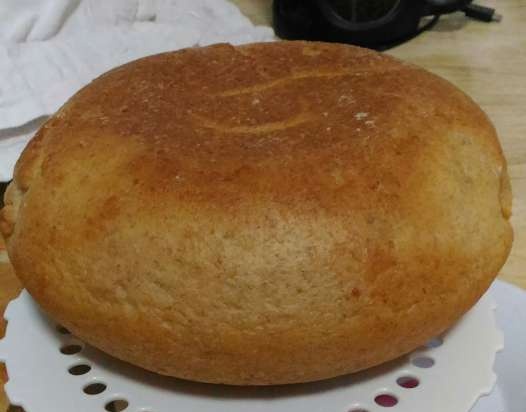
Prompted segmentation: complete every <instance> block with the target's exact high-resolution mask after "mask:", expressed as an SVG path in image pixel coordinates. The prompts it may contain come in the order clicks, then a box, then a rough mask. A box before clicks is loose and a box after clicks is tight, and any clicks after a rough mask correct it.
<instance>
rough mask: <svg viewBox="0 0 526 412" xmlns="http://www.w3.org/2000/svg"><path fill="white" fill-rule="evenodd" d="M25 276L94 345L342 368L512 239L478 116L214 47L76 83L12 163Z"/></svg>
mask: <svg viewBox="0 0 526 412" xmlns="http://www.w3.org/2000/svg"><path fill="white" fill-rule="evenodd" d="M6 205H7V206H6V208H5V209H4V210H3V212H2V215H1V218H0V222H1V224H0V228H1V229H2V232H3V234H4V236H5V237H6V238H7V242H8V249H9V254H10V258H11V260H12V262H13V265H14V267H15V269H16V271H17V274H18V275H19V276H20V278H21V279H22V281H23V283H24V285H25V287H26V288H27V289H28V290H29V291H30V293H31V294H32V295H33V296H34V297H35V298H36V299H37V301H38V302H39V303H40V304H41V305H42V307H43V308H44V309H45V310H46V311H48V313H49V314H50V315H51V316H53V317H54V318H55V319H56V320H57V321H59V322H61V323H63V324H64V325H65V326H67V327H68V328H70V329H71V330H72V331H73V332H74V333H76V334H77V335H79V336H80V337H82V338H83V339H85V340H86V341H88V342H89V343H91V344H93V345H95V346H97V347H100V348H101V349H103V350H105V351H107V352H109V353H111V354H113V355H115V356H117V357H119V358H122V359H125V360H128V361H130V362H133V363H136V364H138V365H141V366H143V367H145V368H147V369H151V370H154V371H157V372H160V373H163V374H168V375H173V376H178V377H182V378H188V379H193V380H199V381H206V382H221V383H228V384H253V385H264V384H277V383H291V382H304V381H311V380H316V379H322V378H327V377H331V376H336V375H339V374H344V373H349V372H353V371H356V370H360V369H363V368H366V367H370V366H372V365H375V364H378V363H381V362H384V361H386V360H389V359H392V358H394V357H397V356H399V355H401V354H403V353H406V352H408V351H410V350H412V349H414V348H415V347H417V346H418V345H420V344H422V343H423V342H425V341H426V340H427V339H429V338H430V337H432V336H434V335H436V334H438V333H441V332H442V331H444V330H445V329H446V328H448V327H449V326H450V325H451V324H452V323H453V322H455V321H456V320H457V319H458V318H459V317H460V316H461V315H462V314H463V313H464V312H465V311H466V310H468V309H469V308H470V307H471V306H472V305H473V304H474V303H475V302H476V301H477V299H478V298H479V297H480V296H481V294H482V293H483V292H484V291H485V290H486V289H487V287H488V286H489V284H490V283H491V281H492V280H493V278H494V277H495V275H496V273H497V272H498V270H499V269H500V267H501V265H502V264H503V262H504V261H505V259H506V257H507V255H508V253H509V249H510V246H511V242H512V231H511V227H510V225H509V223H508V218H509V215H510V211H511V192H510V188H509V179H508V177H507V173H506V163H505V160H504V158H503V155H502V151H501V149H500V146H499V142H498V140H497V137H496V134H495V130H494V128H493V126H492V125H491V123H490V122H489V121H488V119H487V117H486V116H485V114H484V113H483V112H482V111H481V110H480V109H479V107H478V106H477V105H476V104H475V103H474V102H473V101H472V100H470V99H469V98H468V97H467V96H465V95H464V94H463V93H462V92H460V91H459V90H457V89H456V88H454V87H453V86H452V85H451V84H449V83H448V82H446V81H445V80H443V79H440V78H438V77H436V76H434V75H432V74H430V73H428V72H426V71H424V70H422V69H420V68H417V67H415V66H411V65H407V64H404V63H402V62H399V61H397V60H395V59H393V58H391V57H388V56H386V55H381V54H377V53H374V52H371V51H367V50H364V49H359V48H355V47H349V46H342V45H334V44H322V43H303V42H279V43H272V44H255V45H247V46H242V47H232V46H229V45H216V46H211V47H207V48H202V49H188V50H183V51H180V52H176V53H166V54H161V55H157V56H152V57H148V58H145V59H141V60H138V61H136V62H133V63H130V64H127V65H124V66H122V67H119V68H117V69H114V70H112V71H110V72H109V73H107V74H105V75H103V76H102V77H100V78H99V79H97V80H95V81H94V82H93V83H91V84H90V85H89V86H87V87H86V88H84V89H83V90H81V91H80V92H79V93H78V94H77V95H76V96H74V97H73V98H72V99H71V100H70V101H69V102H68V103H67V104H66V105H65V106H64V107H63V108H62V109H61V111H60V112H59V113H58V114H57V115H55V116H54V117H53V118H52V119H51V120H50V121H49V122H48V123H47V124H46V125H45V126H44V127H43V128H42V129H41V130H40V132H39V134H38V136H37V137H36V139H35V140H34V141H33V142H32V144H31V145H30V146H29V147H28V148H27V149H26V151H25V152H24V154H23V156H22V158H21V160H20V161H19V163H18V165H17V170H16V176H15V180H14V182H13V183H12V187H11V188H10V190H9V192H8V194H7V196H6Z"/></svg>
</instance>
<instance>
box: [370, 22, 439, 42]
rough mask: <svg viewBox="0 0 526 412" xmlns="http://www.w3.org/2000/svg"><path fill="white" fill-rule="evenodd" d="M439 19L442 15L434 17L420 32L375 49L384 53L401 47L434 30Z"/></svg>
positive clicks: (419, 29) (420, 28)
mask: <svg viewBox="0 0 526 412" xmlns="http://www.w3.org/2000/svg"><path fill="white" fill-rule="evenodd" d="M439 19H440V15H439V14H437V15H435V16H433V17H432V19H431V20H429V21H428V22H427V23H426V24H424V25H423V26H422V27H419V28H418V30H416V31H415V32H413V33H411V34H410V35H408V36H404V37H402V38H401V39H397V40H395V41H393V42H390V43H387V44H382V45H381V46H379V47H375V49H376V50H379V51H384V50H387V49H390V48H392V47H396V46H399V45H400V44H402V43H405V42H406V41H408V40H411V39H413V38H415V37H416V36H418V35H419V34H420V33H422V32H424V31H426V30H429V29H432V28H433V27H434V26H435V24H437V23H438V20H439Z"/></svg>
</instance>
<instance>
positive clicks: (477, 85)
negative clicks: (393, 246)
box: [0, 0, 526, 412]
mask: <svg viewBox="0 0 526 412" xmlns="http://www.w3.org/2000/svg"><path fill="white" fill-rule="evenodd" d="M232 1H233V2H234V3H235V4H237V5H238V6H239V7H240V9H241V10H242V12H244V13H245V14H246V15H247V16H248V17H249V18H250V19H251V20H252V21H253V22H254V23H255V24H264V25H269V24H271V4H272V2H271V0H232ZM481 3H483V4H487V5H492V6H496V7H498V11H499V13H501V14H502V15H503V16H504V19H503V22H502V23H490V24H487V23H481V22H476V21H472V20H468V19H465V18H464V17H463V15H462V14H455V15H452V16H449V17H445V18H442V19H441V21H440V22H439V24H437V26H435V28H434V29H433V30H432V31H429V32H427V33H424V34H423V35H421V36H419V37H418V38H416V39H414V40H412V41H411V42H409V43H406V44H404V45H402V46H400V47H397V48H395V49H393V50H390V51H389V53H390V54H392V55H394V56H397V57H400V58H403V59H405V60H408V61H410V62H413V63H416V64H419V65H421V66H423V67H425V68H427V69H429V70H431V71H433V72H435V73H437V74H439V75H441V76H443V77H445V78H446V79H448V80H449V81H451V82H452V83H454V84H456V85H457V86H458V87H460V88H461V89H462V90H464V91H465V92H467V93H468V94H469V95H471V96H472V97H473V98H474V99H475V100H476V101H477V102H478V103H479V104H480V105H481V106H482V107H483V108H484V109H485V110H486V112H487V113H488V115H489V116H490V118H491V119H492V120H493V122H494V123H495V125H496V127H497V130H498V132H499V135H500V137H501V141H502V145H503V148H504V152H505V153H506V157H507V158H508V162H509V168H510V175H511V179H512V185H513V191H514V206H513V213H514V215H513V218H512V223H513V226H514V229H515V242H514V246H513V250H512V253H511V256H510V258H509V259H508V262H507V263H506V265H505V266H504V268H503V269H502V271H501V275H500V276H501V277H502V278H503V279H505V280H508V281H510V282H512V283H515V284H516V285H519V286H522V287H523V288H525V289H526V271H524V270H523V265H524V266H525V267H526V116H525V113H524V111H525V110H526V25H525V24H524V21H526V2H524V1H523V0H501V1H499V2H498V4H497V2H496V0H492V1H486V2H481ZM0 285H1V287H0V313H3V311H4V308H5V306H6V304H7V302H9V301H10V300H11V299H12V298H13V297H14V296H16V295H17V294H18V292H19V290H20V284H19V282H18V280H17V279H16V277H15V276H14V274H13V271H12V269H11V267H10V265H9V263H8V261H7V255H6V253H5V250H4V246H3V243H1V241H0ZM4 327H5V323H4V321H3V319H2V320H0V335H1V334H3V331H4ZM3 374H4V371H3V370H2V371H0V386H1V384H2V383H3V382H5V375H3ZM6 408H7V401H6V399H5V396H3V393H0V411H5V410H6ZM34 412H38V411H34Z"/></svg>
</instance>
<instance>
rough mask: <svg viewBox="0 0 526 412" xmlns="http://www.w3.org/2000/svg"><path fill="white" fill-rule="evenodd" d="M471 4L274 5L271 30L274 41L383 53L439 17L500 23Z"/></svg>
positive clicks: (345, 1) (375, 0) (294, 1)
mask: <svg viewBox="0 0 526 412" xmlns="http://www.w3.org/2000/svg"><path fill="white" fill-rule="evenodd" d="M472 1H473V0H274V3H273V19H274V29H275V31H276V34H277V35H278V36H279V37H281V38H284V39H289V40H300V39H302V40H319V41H329V42H339V43H351V44H355V45H358V46H362V47H368V48H372V49H377V50H385V49H388V48H390V47H393V46H396V45H398V44H400V43H403V42H405V41H407V40H409V39H411V38H413V37H415V36H417V35H418V34H419V33H421V32H422V31H424V30H426V29H429V28H431V27H432V26H433V25H434V24H435V23H436V22H437V21H438V19H439V18H440V15H442V14H447V13H452V12H455V11H463V12H464V13H465V14H466V16H468V17H471V18H474V19H478V20H482V21H487V22H490V21H500V19H501V16H500V15H498V14H496V13H495V10H494V9H492V8H489V7H484V6H480V5H476V4H472ZM426 17H428V18H427V19H425V18H426Z"/></svg>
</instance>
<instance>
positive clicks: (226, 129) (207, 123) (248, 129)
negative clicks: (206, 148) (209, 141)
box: [191, 112, 314, 134]
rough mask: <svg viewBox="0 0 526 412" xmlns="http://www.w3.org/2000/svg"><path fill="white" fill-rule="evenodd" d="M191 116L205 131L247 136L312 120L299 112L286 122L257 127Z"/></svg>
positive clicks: (307, 114) (262, 124)
mask: <svg viewBox="0 0 526 412" xmlns="http://www.w3.org/2000/svg"><path fill="white" fill-rule="evenodd" d="M191 116H192V117H193V118H195V120H196V121H197V122H198V125H199V126H200V127H204V128H207V129H213V130H217V131H219V132H223V133H248V134H259V133H270V132H274V131H277V130H283V129H289V128H291V127H295V126H298V125H300V124H303V123H306V122H308V121H311V120H312V119H313V118H314V115H313V114H312V113H308V112H300V113H298V114H297V115H295V116H292V117H290V118H288V119H286V120H279V121H276V122H267V123H260V124H258V125H254V126H252V125H239V126H230V125H227V124H222V123H218V122H215V121H214V120H211V119H208V118H206V117H204V116H200V115H198V114H194V113H192V114H191Z"/></svg>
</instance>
